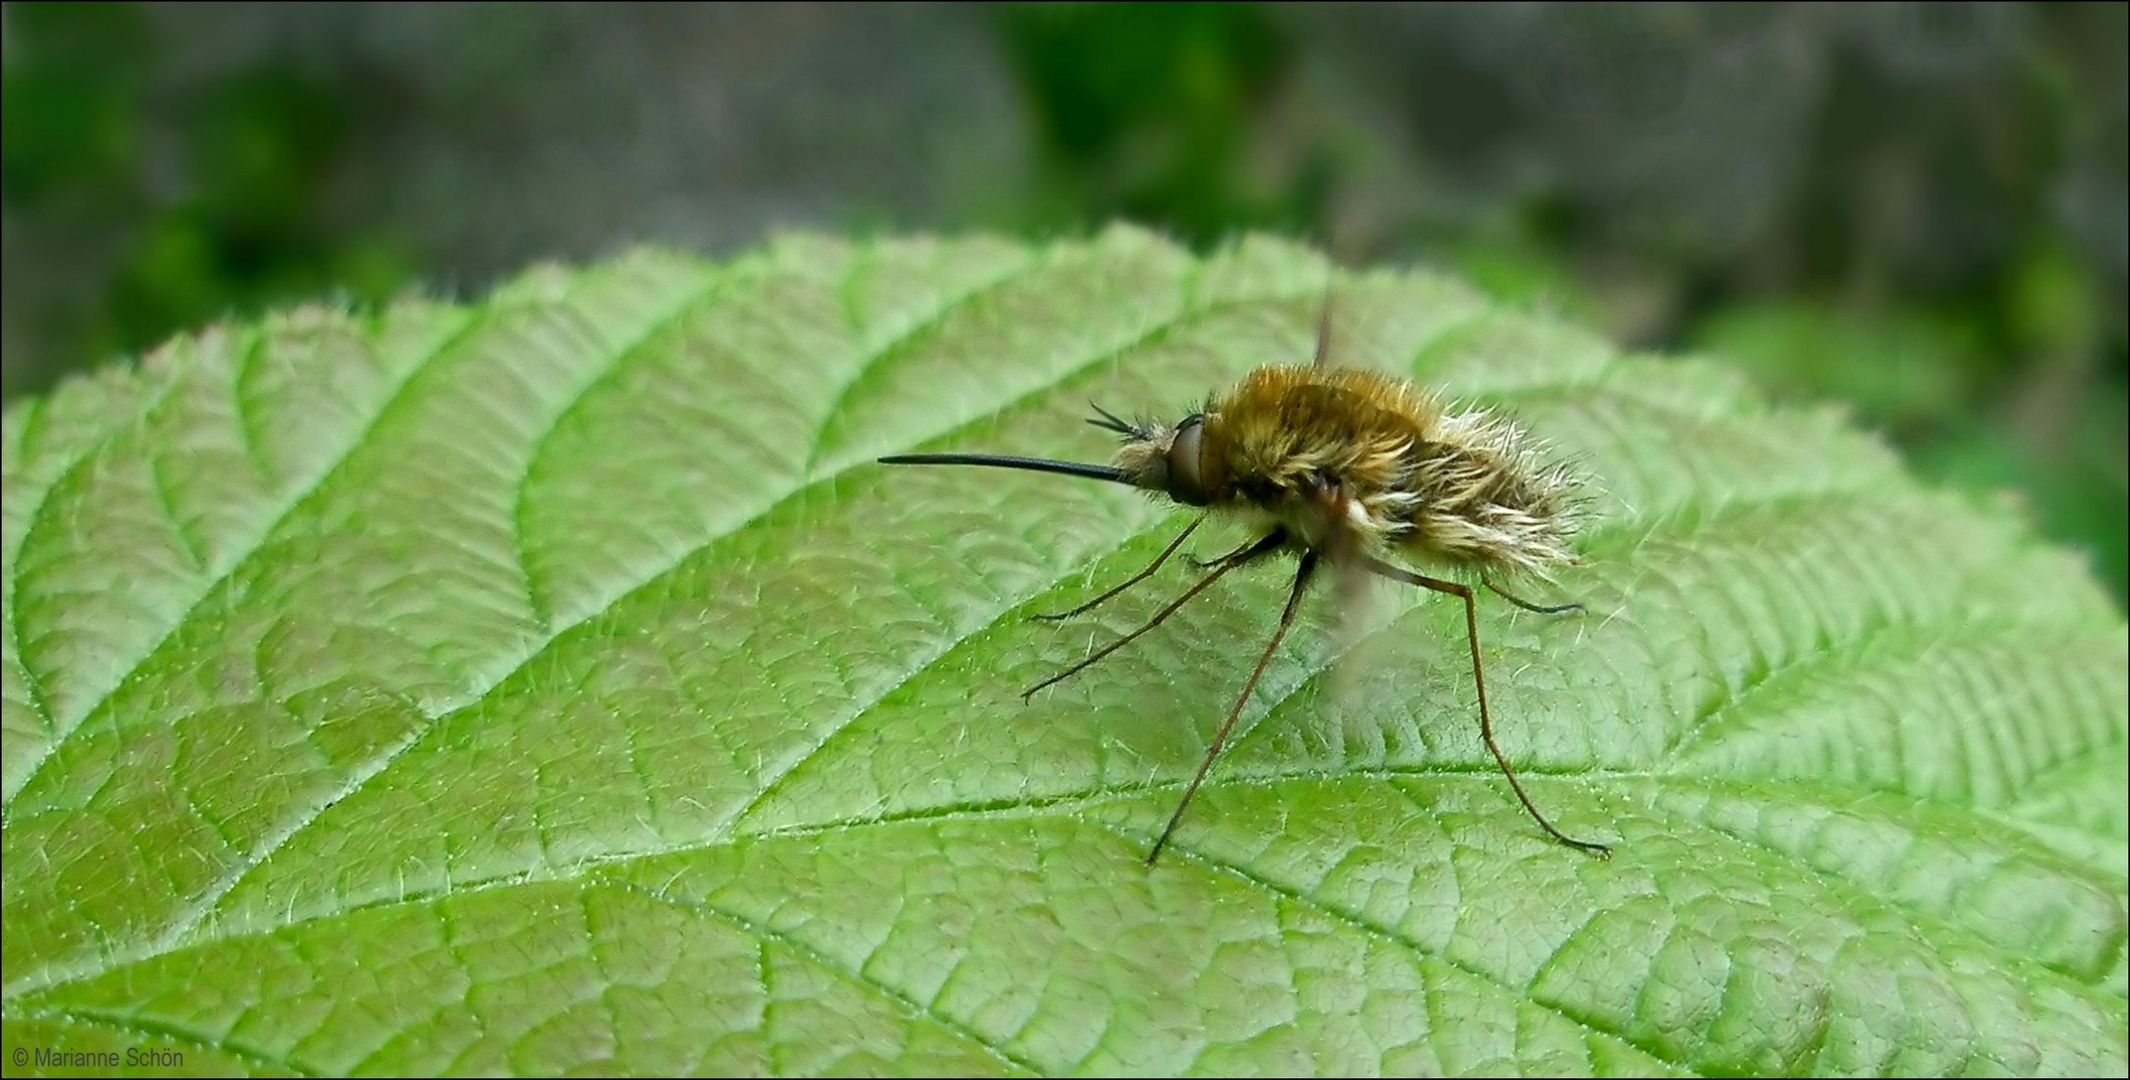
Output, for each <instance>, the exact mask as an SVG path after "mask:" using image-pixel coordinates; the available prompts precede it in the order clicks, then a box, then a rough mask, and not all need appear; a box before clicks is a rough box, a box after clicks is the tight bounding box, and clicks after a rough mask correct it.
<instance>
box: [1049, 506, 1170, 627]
mask: <svg viewBox="0 0 2130 1080" xmlns="http://www.w3.org/2000/svg"><path fill="white" fill-rule="evenodd" d="M1205 519H1206V516H1205V515H1204V514H1200V515H1198V516H1197V517H1195V518H1192V519H1191V523H1190V524H1189V525H1186V526H1184V528H1183V531H1182V532H1180V533H1177V534H1176V539H1174V540H1171V541H1169V546H1167V547H1165V548H1162V549H1161V554H1159V555H1156V556H1154V561H1153V562H1151V563H1148V564H1147V567H1146V569H1144V570H1141V571H1139V572H1138V573H1136V574H1133V575H1132V576H1130V577H1128V578H1125V579H1124V581H1123V583H1122V584H1120V585H1118V586H1117V587H1116V588H1114V589H1111V590H1109V591H1108V592H1106V593H1103V594H1102V595H1100V596H1097V597H1095V598H1094V599H1092V600H1089V601H1088V602H1086V603H1084V604H1081V605H1080V606H1079V607H1076V608H1073V609H1072V610H1071V611H1053V612H1051V613H1050V614H1047V615H1030V616H1028V617H1029V618H1031V619H1034V620H1035V621H1037V622H1056V621H1058V620H1059V619H1070V618H1072V617H1073V616H1075V615H1085V614H1087V613H1088V612H1090V611H1093V610H1094V609H1095V608H1097V607H1099V606H1101V605H1102V603H1103V602H1104V601H1106V600H1109V599H1110V598H1111V597H1114V596H1116V595H1117V594H1118V593H1121V592H1123V591H1124V590H1126V589H1129V588H1131V587H1132V586H1134V585H1137V584H1139V583H1140V582H1142V581H1145V580H1146V579H1147V578H1149V577H1152V576H1153V573H1154V571H1156V570H1159V569H1161V564H1162V563H1165V562H1167V561H1169V556H1171V555H1174V554H1176V549H1177V548H1179V547H1182V546H1183V539H1184V537H1186V536H1189V535H1191V532H1192V531H1193V530H1195V529H1197V528H1198V526H1200V525H1202V524H1204V523H1205ZM1200 569H1204V568H1203V567H1201V568H1200Z"/></svg>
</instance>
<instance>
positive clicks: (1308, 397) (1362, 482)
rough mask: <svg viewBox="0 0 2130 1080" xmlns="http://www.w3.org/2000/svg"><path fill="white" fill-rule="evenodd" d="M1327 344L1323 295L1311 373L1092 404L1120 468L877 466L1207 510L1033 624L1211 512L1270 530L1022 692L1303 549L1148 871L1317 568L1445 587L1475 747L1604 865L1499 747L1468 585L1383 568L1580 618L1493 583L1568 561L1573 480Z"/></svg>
mask: <svg viewBox="0 0 2130 1080" xmlns="http://www.w3.org/2000/svg"><path fill="white" fill-rule="evenodd" d="M1330 338H1331V320H1330V306H1329V304H1328V302H1327V304H1326V306H1325V310H1324V314H1323V316H1322V318H1321V320H1320V321H1319V323H1318V327H1317V342H1316V358H1315V361H1314V363H1312V364H1311V365H1310V366H1308V367H1279V366H1272V367H1261V368H1258V369H1257V370H1255V371H1252V372H1251V373H1249V374H1248V375H1246V376H1244V377H1243V380H1242V382H1240V383H1238V384H1237V385H1236V386H1235V387H1234V388H1233V389H1231V390H1229V391H1228V392H1227V393H1225V394H1222V395H1220V396H1218V397H1216V398H1213V399H1212V400H1210V401H1208V402H1207V403H1206V405H1205V407H1204V408H1202V409H1200V410H1199V411H1197V412H1194V413H1191V414H1190V415H1188V416H1185V417H1184V418H1183V419H1181V420H1178V421H1177V422H1175V423H1174V424H1162V423H1156V422H1153V421H1149V420H1140V421H1136V422H1135V421H1126V420H1122V419H1119V418H1118V417H1116V416H1114V415H1112V414H1111V413H1109V412H1108V411H1106V410H1104V409H1103V408H1102V407H1101V406H1099V405H1097V406H1095V407H1094V408H1095V412H1096V413H1097V414H1098V415H1097V416H1096V417H1095V418H1094V419H1091V420H1089V421H1088V422H1089V423H1091V424H1093V425H1095V426H1096V427H1100V428H1104V429H1106V430H1109V431H1113V432H1115V433H1117V434H1118V435H1119V436H1121V437H1122V438H1123V441H1124V446H1123V448H1122V449H1121V450H1119V451H1118V452H1117V457H1116V463H1115V464H1113V465H1092V464H1085V463H1082V462H1073V461H1053V460H1050V459H1048V458H1029V457H1015V456H1011V455H1003V454H896V455H893V456H891V457H884V458H881V459H880V461H881V462H882V463H884V464H889V465H983V466H989V467H993V468H1005V469H1026V470H1030V471H1034V472H1047V473H1059V474H1062V475H1065V476H1078V477H1084V478H1087V479H1091V480H1107V481H1110V482H1111V483H1117V484H1125V485H1128V486H1131V487H1135V488H1139V489H1141V490H1143V491H1146V492H1148V493H1150V494H1160V495H1166V496H1168V497H1169V498H1170V499H1172V500H1174V501H1176V502H1178V503H1181V504H1183V505H1185V506H1191V507H1197V508H1200V513H1199V515H1198V516H1197V517H1196V518H1194V519H1192V521H1191V523H1190V524H1189V525H1188V526H1186V527H1185V528H1184V530H1183V532H1182V533H1180V534H1178V535H1177V537H1176V539H1174V540H1172V541H1170V542H1169V545H1168V546H1167V547H1165V548H1163V549H1162V550H1161V554H1159V555H1157V556H1155V558H1154V561H1153V562H1152V563H1151V564H1149V565H1148V566H1147V567H1146V568H1145V569H1143V570H1141V571H1139V572H1138V573H1136V574H1133V575H1132V576H1131V577H1129V578H1126V579H1125V580H1124V581H1122V582H1120V583H1118V584H1117V585H1116V586H1115V587H1114V588H1111V589H1110V590H1108V591H1107V592H1104V593H1102V594H1101V595H1100V596H1097V597H1095V598H1094V599H1092V600H1089V601H1087V602H1086V603H1084V604H1081V605H1080V606H1078V607H1076V608H1073V609H1071V610H1069V611H1061V612H1057V613H1055V614H1050V615H1038V616H1036V618H1038V619H1047V620H1055V619H1068V618H1071V617H1073V616H1075V615H1080V614H1084V613H1086V612H1088V611H1091V610H1093V609H1094V608H1095V607H1096V606H1098V605H1100V604H1102V603H1104V602H1105V601H1108V600H1110V599H1112V598H1113V597H1115V596H1117V595H1118V594H1120V593H1122V592H1124V591H1125V590H1126V589H1129V588H1131V587H1132V586H1134V585H1137V584H1138V583H1140V582H1142V581H1144V580H1146V579H1147V578H1148V577H1150V576H1152V575H1153V573H1154V571H1156V570H1158V569H1160V568H1161V566H1162V564H1163V563H1165V562H1167V561H1168V559H1169V557H1170V556H1171V555H1174V554H1175V553H1176V549H1177V548H1179V547H1181V546H1182V545H1183V542H1184V540H1185V538H1187V537H1189V536H1190V535H1191V533H1192V532H1194V531H1196V530H1197V528H1198V526H1199V525H1201V524H1203V523H1204V522H1205V520H1206V518H1207V516H1209V515H1211V514H1213V513H1240V514H1241V515H1242V516H1244V517H1246V518H1248V519H1250V520H1252V521H1254V522H1256V523H1257V524H1258V525H1259V526H1260V527H1261V528H1262V529H1263V530H1264V531H1263V533H1262V535H1260V536H1258V537H1257V539H1255V540H1252V541H1250V542H1249V543H1246V544H1244V545H1242V546H1241V547H1239V548H1236V549H1235V550H1234V551H1231V552H1229V553H1227V554H1226V555H1223V556H1221V557H1220V558H1218V559H1214V560H1212V561H1211V562H1204V563H1200V564H1199V565H1200V566H1201V568H1203V569H1206V570H1208V571H1209V572H1208V573H1207V574H1206V575H1205V576H1204V577H1203V578H1201V579H1199V581H1198V583H1197V584H1195V585H1192V586H1191V587H1190V588H1188V589H1186V590H1184V592H1183V595H1181V596H1179V597H1177V598H1176V599H1175V600H1173V601H1171V602H1170V603H1169V604H1168V606H1166V607H1164V608H1162V609H1161V610H1160V611H1158V612H1156V613H1155V614H1154V616H1153V617H1152V618H1150V619H1148V620H1147V621H1146V622H1145V623H1144V624H1143V625H1141V626H1140V627H1139V628H1138V629H1136V630H1133V631H1132V632H1131V633H1129V634H1126V635H1124V636H1123V637H1121V638H1118V639H1117V640H1116V641H1113V642H1111V643H1109V644H1108V645H1105V646H1103V647H1102V648H1101V649H1098V650H1096V651H1095V652H1094V653H1093V655H1090V656H1089V657H1087V658H1086V659H1085V660H1082V661H1080V662H1079V663H1077V664H1074V665H1072V666H1071V667H1069V668H1066V669H1065V670H1063V671H1060V672H1058V673H1057V674H1055V675H1052V676H1051V677H1049V678H1047V679H1044V680H1043V681H1042V682H1039V683H1037V684H1035V685H1034V686H1031V687H1029V688H1028V689H1027V691H1025V692H1024V693H1023V694H1022V697H1023V699H1026V698H1028V697H1030V696H1032V695H1034V694H1035V692H1036V691H1038V690H1041V689H1043V688H1044V687H1047V686H1050V685H1052V684H1055V683H1057V682H1060V681H1062V680H1064V679H1066V678H1069V677H1071V676H1073V675H1076V674H1078V673H1079V672H1081V671H1084V670H1086V669H1087V668H1088V667H1090V666H1092V665H1093V664H1095V663H1097V662H1099V661H1100V660H1102V659H1103V658H1104V657H1106V656H1108V655H1109V654H1111V653H1113V652H1116V651H1117V650H1118V649H1120V648H1123V647H1124V646H1125V645H1127V644H1129V643H1130V642H1132V641H1133V640H1135V639H1137V638H1138V637H1139V636H1140V635H1142V634H1144V633H1146V632H1147V631H1149V630H1152V629H1153V628H1155V627H1156V626H1159V625H1161V623H1162V622H1163V621H1164V620H1166V619H1167V618H1168V617H1169V616H1170V615H1173V614H1175V612H1176V610H1177V609H1178V608H1181V607H1182V606H1183V605H1184V604H1186V603H1188V602H1189V601H1190V599H1191V598H1192V597H1194V596H1197V595H1198V594H1199V593H1201V592H1204V591H1205V590H1206V589H1207V588H1209V587H1211V586H1212V584H1213V583H1214V582H1216V581H1219V580H1220V579H1221V578H1223V577H1225V576H1227V574H1228V573H1229V572H1230V571H1233V570H1238V569H1241V568H1242V567H1244V566H1247V565H1249V564H1251V563H1255V562H1259V561H1261V560H1263V559H1265V558H1267V557H1269V556H1272V555H1274V554H1276V553H1279V552H1283V551H1284V552H1293V553H1295V554H1296V555H1297V556H1298V558H1299V564H1300V565H1299V567H1298V568H1297V569H1296V570H1295V573H1294V585H1293V587H1292V589H1291V590H1290V591H1289V593H1288V596H1287V606H1286V608H1285V609H1284V610H1282V611H1281V612H1280V618H1279V628H1278V629H1277V630H1274V631H1273V633H1272V640H1271V641H1270V642H1267V643H1266V645H1265V648H1264V651H1263V652H1262V653H1260V654H1259V655H1258V658H1257V666H1256V667H1254V668H1252V669H1251V670H1250V677H1249V679H1247V680H1245V681H1244V683H1243V688H1242V693H1241V694H1240V695H1239V696H1238V697H1237V698H1236V699H1235V705H1234V707H1233V708H1230V709H1229V710H1228V716H1227V719H1226V720H1224V721H1222V723H1221V725H1220V730H1219V732H1218V734H1216V735H1214V736H1213V744H1212V745H1211V746H1210V747H1208V748H1207V749H1206V756H1205V760H1204V761H1203V762H1202V763H1200V764H1199V766H1198V773H1197V775H1196V776H1193V777H1192V778H1191V784H1190V786H1189V787H1188V788H1185V789H1184V792H1183V798H1182V799H1180V800H1178V801H1177V803H1176V811H1175V813H1173V814H1171V815H1170V816H1169V821H1168V825H1167V827H1165V828H1163V829H1162V830H1161V836H1160V838H1159V839H1157V840H1155V841H1154V847H1153V850H1152V851H1151V852H1149V853H1148V854H1147V857H1146V861H1147V862H1148V863H1149V864H1152V863H1153V862H1154V860H1155V859H1156V858H1158V857H1160V855H1161V849H1162V847H1164V846H1165V845H1166V844H1167V843H1168V840H1169V835H1170V834H1171V833H1173V832H1175V831H1176V825H1177V823H1178V822H1180V821H1182V820H1183V811H1184V808H1185V807H1188V806H1189V805H1190V804H1191V797H1192V796H1193V795H1196V794H1197V793H1198V786H1199V785H1200V784H1201V783H1203V782H1204V781H1205V778H1206V773H1207V771H1208V770H1210V769H1211V768H1212V767H1213V760H1214V759H1215V758H1217V757H1219V756H1220V750H1221V747H1222V746H1223V745H1225V744H1226V743H1227V740H1228V734H1229V732H1230V731H1231V730H1232V729H1233V728H1234V727H1235V720H1236V718H1237V717H1239V716H1241V715H1242V710H1243V705H1244V704H1245V703H1247V702H1248V701H1249V700H1250V693H1251V691H1253V690H1255V689H1256V688H1257V681H1258V679H1259V678H1260V677H1261V676H1263V675H1264V673H1265V666H1266V664H1267V663H1269V662H1270V661H1271V659H1272V653H1273V651H1274V650H1275V649H1277V648H1279V643H1280V642H1281V640H1283V639H1284V638H1285V637H1286V636H1287V630H1288V628H1289V627H1290V626H1292V625H1293V623H1294V615H1295V610H1296V609H1297V608H1298V607H1299V606H1300V605H1301V600H1302V593H1303V592H1304V591H1305V590H1306V589H1307V588H1308V587H1309V583H1310V581H1311V580H1312V579H1313V578H1315V576H1316V575H1317V573H1318V572H1319V570H1320V569H1321V568H1322V567H1323V566H1324V565H1325V564H1327V563H1328V564H1330V565H1331V566H1332V567H1333V568H1335V569H1338V570H1340V571H1343V572H1347V573H1366V574H1375V575H1378V576H1380V577H1385V578H1389V579H1390V580H1392V581H1398V582H1403V583H1405V584H1408V585H1416V586H1419V587H1420V588H1423V589H1430V590H1433V591H1435V592H1439V593H1448V594H1449V595H1451V596H1454V597H1456V598H1458V599H1459V600H1462V601H1463V602H1464V628H1465V638H1466V641H1467V643H1468V644H1469V646H1470V649H1471V654H1472V683H1473V685H1474V686H1475V687H1476V688H1477V689H1478V696H1479V734H1480V737H1481V738H1482V739H1484V740H1485V742H1486V744H1487V749H1488V750H1489V751H1491V752H1492V753H1493V755H1494V761H1495V762H1496V763H1497V764H1499V765H1500V766H1501V772H1502V775H1503V776H1505V777H1507V778H1508V781H1509V787H1510V788H1511V789H1512V790H1513V791H1515V793H1516V798H1517V800H1518V801H1519V802H1521V803H1523V807H1524V809H1525V810H1527V811H1529V812H1530V814H1531V817H1532V819H1533V820H1535V821H1537V822H1538V824H1539V827H1540V828H1543V829H1544V830H1546V832H1547V834H1548V835H1550V836H1552V837H1553V838H1554V839H1555V840H1558V841H1560V842H1561V843H1563V844H1566V845H1568V846H1569V847H1572V848H1577V849H1579V850H1582V851H1587V852H1590V853H1591V854H1594V855H1598V856H1600V857H1603V856H1605V855H1607V854H1609V853H1610V851H1611V849H1610V848H1608V847H1606V846H1605V845H1603V844H1597V843H1591V842H1590V841H1587V840H1577V839H1575V838H1574V837H1572V836H1569V835H1567V834H1566V833H1563V832H1561V831H1560V830H1559V829H1557V828H1554V827H1553V823H1552V822H1550V821H1547V820H1546V816H1545V815H1544V814H1541V813H1539V810H1538V807H1537V806H1536V805H1534V804H1533V803H1532V802H1531V796H1530V795H1529V794H1527V793H1526V792H1525V791H1524V787H1523V784H1522V782H1520V781H1518V780H1517V778H1516V771H1515V770H1514V769H1512V768H1510V767H1509V760H1508V758H1507V757H1505V756H1504V755H1503V754H1502V752H1501V747H1500V746H1499V745H1497V744H1496V743H1495V742H1494V721H1493V717H1492V715H1491V714H1490V713H1489V712H1488V709H1487V682H1486V672H1485V668H1484V666H1483V665H1482V664H1481V663H1480V659H1479V621H1478V617H1477V615H1476V614H1475V608H1474V604H1473V592H1472V589H1471V587H1470V586H1468V585H1465V584H1463V583H1460V582H1456V581H1448V580H1444V579H1442V578H1435V577H1429V576H1427V575H1425V574H1420V573H1416V572H1414V571H1412V570H1408V569H1406V568H1404V567H1402V566H1398V565H1394V564H1393V563H1391V562H1390V561H1388V559H1387V558H1386V556H1389V555H1393V554H1395V555H1399V556H1403V557H1405V558H1408V559H1410V560H1413V561H1416V562H1420V563H1423V564H1425V563H1435V564H1442V565H1448V566H1451V567H1456V568H1460V569H1464V570H1467V571H1473V572H1476V573H1477V575H1478V577H1479V580H1480V582H1481V583H1482V584H1484V585H1485V586H1486V587H1487V588H1488V589H1490V590H1492V591H1493V592H1494V593H1496V594H1497V595H1499V596H1501V597H1502V598H1503V599H1505V600H1507V601H1509V602H1510V603H1512V604H1515V605H1516V606H1517V607H1520V608H1523V609H1525V610H1527V611H1535V612H1539V613H1542V614H1557V613H1561V612H1566V611H1575V610H1580V608H1581V605H1579V604H1559V605H1554V606H1545V605H1540V604H1534V603H1531V602H1529V601H1527V600H1521V599H1518V598H1517V597H1515V596H1513V595H1511V594H1510V593H1508V592H1506V591H1504V590H1503V589H1502V588H1501V587H1499V586H1497V585H1495V584H1494V581H1493V575H1495V574H1499V573H1512V572H1527V573H1532V574H1536V575H1539V576H1541V577H1543V576H1547V575H1548V572H1549V571H1551V570H1552V569H1554V568H1556V567H1559V566H1562V565H1565V564H1568V563H1571V562H1573V561H1574V558H1575V556H1574V554H1573V553H1572V552H1571V551H1570V550H1569V548H1568V537H1569V534H1570V533H1571V532H1572V531H1573V529H1574V525H1575V520H1574V519H1575V514H1574V508H1573V498H1572V494H1573V486H1574V485H1573V480H1572V479H1571V477H1570V476H1569V474H1568V472H1567V471H1566V470H1565V469H1563V468H1561V467H1559V466H1551V467H1548V466H1546V465H1544V464H1542V463H1541V461H1540V453H1539V447H1538V446H1537V445H1535V444H1534V443H1533V442H1532V441H1531V440H1529V439H1528V438H1527V437H1526V436H1525V434H1524V432H1523V431H1522V430H1521V429H1520V428H1518V427H1517V426H1516V425H1515V424H1513V423H1510V422H1509V421H1507V420H1504V419H1502V418H1500V417H1497V416H1494V415H1492V414H1490V413H1488V412H1485V411H1483V410H1478V409H1472V410H1466V411H1462V412H1453V411H1450V410H1448V409H1445V408H1444V406H1443V405H1442V403H1441V402H1439V401H1438V400H1437V399H1436V398H1435V397H1434V396H1433V395H1431V394H1428V393H1427V392H1425V391H1423V390H1421V389H1419V388H1418V387H1416V386H1414V385H1413V384H1411V383H1409V382H1406V381H1404V380H1402V379H1397V378H1392V377H1390V376H1387V375H1380V374H1376V373H1374V372H1368V371H1360V370H1352V369H1334V368H1331V367H1329V366H1328V365H1327V364H1326V362H1325V357H1326V353H1327V352H1328V351H1329V344H1330ZM1194 561H1196V560H1194Z"/></svg>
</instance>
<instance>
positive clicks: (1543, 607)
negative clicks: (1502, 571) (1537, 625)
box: [1479, 574, 1583, 615]
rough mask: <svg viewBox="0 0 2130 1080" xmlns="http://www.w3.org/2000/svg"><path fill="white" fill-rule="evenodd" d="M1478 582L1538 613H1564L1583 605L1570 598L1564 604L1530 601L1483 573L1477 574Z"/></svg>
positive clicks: (1502, 596)
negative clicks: (1497, 583) (1495, 582)
mask: <svg viewBox="0 0 2130 1080" xmlns="http://www.w3.org/2000/svg"><path fill="white" fill-rule="evenodd" d="M1479 583H1480V584H1482V585H1485V586H1486V587H1487V589H1488V591H1490V592H1492V593H1493V594H1494V595H1496V596H1499V597H1501V598H1502V599H1503V600H1507V601H1508V602H1509V603H1512V604H1515V605H1516V606H1517V607H1520V608H1522V609H1524V610H1525V611H1535V612H1537V613H1539V614H1540V615H1565V614H1567V613H1568V612H1571V611H1581V610H1583V605H1581V604H1578V603H1576V602H1574V601H1572V600H1571V601H1569V602H1568V603H1565V604H1534V603H1532V602H1531V601H1529V600H1526V599H1524V598H1522V597H1520V596H1517V595H1516V594H1515V593H1512V592H1510V591H1508V590H1507V589H1504V588H1502V587H1501V586H1499V585H1496V584H1494V579H1493V578H1490V577H1488V576H1486V575H1485V574H1481V575H1479Z"/></svg>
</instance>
